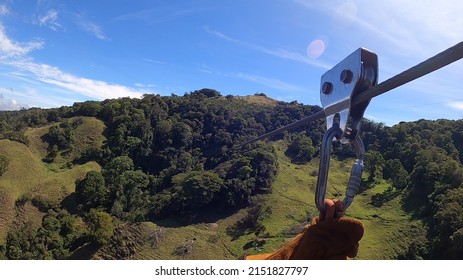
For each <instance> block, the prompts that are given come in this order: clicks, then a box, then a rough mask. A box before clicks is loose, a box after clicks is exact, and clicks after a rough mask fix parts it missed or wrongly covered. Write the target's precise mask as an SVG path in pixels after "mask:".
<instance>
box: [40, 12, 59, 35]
mask: <svg viewBox="0 0 463 280" xmlns="http://www.w3.org/2000/svg"><path fill="white" fill-rule="evenodd" d="M38 24H39V25H40V26H47V27H48V28H50V29H51V30H54V31H56V30H58V29H59V28H62V26H61V24H59V23H58V12H57V11H56V10H53V9H51V10H49V11H48V12H47V14H46V15H44V16H42V17H39V18H38Z"/></svg>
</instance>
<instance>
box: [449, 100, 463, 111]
mask: <svg viewBox="0 0 463 280" xmlns="http://www.w3.org/2000/svg"><path fill="white" fill-rule="evenodd" d="M448 105H449V106H450V107H451V108H453V109H457V110H462V111H463V102H462V101H452V102H449V103H448Z"/></svg>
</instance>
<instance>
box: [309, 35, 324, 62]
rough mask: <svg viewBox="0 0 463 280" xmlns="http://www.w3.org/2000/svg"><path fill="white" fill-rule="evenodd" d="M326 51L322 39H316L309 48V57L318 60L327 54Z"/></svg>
mask: <svg viewBox="0 0 463 280" xmlns="http://www.w3.org/2000/svg"><path fill="white" fill-rule="evenodd" d="M325 49H326V44H325V42H324V41H323V40H321V39H316V40H313V41H312V42H311V43H310V44H309V46H307V55H308V56H309V57H310V58H312V59H314V58H318V57H320V56H321V55H322V54H323V53H324V52H325Z"/></svg>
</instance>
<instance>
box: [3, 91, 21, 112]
mask: <svg viewBox="0 0 463 280" xmlns="http://www.w3.org/2000/svg"><path fill="white" fill-rule="evenodd" d="M23 107H27V106H26V105H21V104H18V102H16V100H15V99H9V98H5V97H4V96H3V93H0V111H12V110H19V109H21V108H23Z"/></svg>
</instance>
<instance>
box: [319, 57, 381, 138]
mask: <svg viewBox="0 0 463 280" xmlns="http://www.w3.org/2000/svg"><path fill="white" fill-rule="evenodd" d="M377 82H378V57H377V55H376V54H375V53H373V52H371V51H369V50H367V49H364V48H360V49H358V50H356V51H355V52H353V53H352V54H350V55H349V56H348V57H346V58H345V59H344V60H343V61H341V62H340V63H338V64H337V65H336V66H334V67H333V68H332V69H331V70H329V71H327V72H326V73H325V74H324V75H323V76H322V78H321V82H320V100H321V103H322V106H323V109H324V111H325V115H326V126H327V127H326V129H327V130H328V129H329V128H331V127H332V126H333V124H334V122H335V117H336V118H339V120H338V121H339V127H340V128H341V130H342V132H343V138H345V139H348V141H347V142H350V141H351V140H353V139H355V137H356V134H357V131H358V130H359V129H360V121H361V119H362V117H363V113H364V112H365V109H366V108H367V106H368V103H369V102H370V101H369V100H368V101H366V102H362V103H360V104H357V105H355V106H351V100H352V97H353V96H354V95H355V94H356V93H359V92H362V91H364V90H366V89H368V88H370V87H372V86H375V85H376V84H377ZM350 118H352V119H351V120H350ZM350 121H351V126H350V127H348V123H349V122H350ZM338 140H339V139H338Z"/></svg>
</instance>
